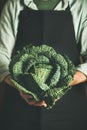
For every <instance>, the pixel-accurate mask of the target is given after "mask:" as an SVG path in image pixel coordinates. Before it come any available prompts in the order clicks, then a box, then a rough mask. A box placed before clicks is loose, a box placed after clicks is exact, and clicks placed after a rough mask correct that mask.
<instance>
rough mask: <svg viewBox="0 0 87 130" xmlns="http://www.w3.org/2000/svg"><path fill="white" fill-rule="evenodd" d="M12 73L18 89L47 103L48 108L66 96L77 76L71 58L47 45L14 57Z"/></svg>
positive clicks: (32, 47) (23, 50) (32, 48)
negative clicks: (70, 84)
mask: <svg viewBox="0 0 87 130" xmlns="http://www.w3.org/2000/svg"><path fill="white" fill-rule="evenodd" d="M9 70H10V73H11V75H12V78H13V82H14V83H15V84H16V86H17V87H18V88H19V89H20V90H22V91H24V92H25V93H27V94H30V95H32V96H33V97H34V99H35V100H36V101H41V100H45V101H46V103H47V106H48V107H47V108H52V107H53V106H54V105H55V99H57V98H61V97H62V96H63V95H65V94H66V93H67V91H68V90H69V89H70V88H71V87H70V86H69V83H70V82H71V81H72V80H73V76H74V74H75V72H76V68H75V66H74V64H73V63H72V61H71V60H70V59H69V57H68V56H66V55H61V54H59V53H57V52H56V51H55V50H54V49H53V48H52V47H50V46H47V45H41V46H25V47H24V48H23V49H22V50H21V51H20V52H18V53H17V54H16V55H15V56H14V57H12V60H11V62H10V66H9Z"/></svg>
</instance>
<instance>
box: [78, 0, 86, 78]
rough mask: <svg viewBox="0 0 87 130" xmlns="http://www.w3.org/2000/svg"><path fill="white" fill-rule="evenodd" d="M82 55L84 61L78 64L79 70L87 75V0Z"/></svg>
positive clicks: (81, 37)
mask: <svg viewBox="0 0 87 130" xmlns="http://www.w3.org/2000/svg"><path fill="white" fill-rule="evenodd" d="M80 42H81V52H80V53H81V55H82V57H83V63H82V64H80V65H78V66H77V70H79V71H81V72H83V73H84V74H85V75H86V76H87V1H86V0H84V4H83V13H82V28H81V34H80Z"/></svg>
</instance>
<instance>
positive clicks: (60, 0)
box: [0, 0, 87, 130]
mask: <svg viewBox="0 0 87 130" xmlns="http://www.w3.org/2000/svg"><path fill="white" fill-rule="evenodd" d="M86 5H87V2H86V0H84V1H81V0H15V1H13V0H9V1H8V2H7V4H6V6H5V7H4V9H3V12H2V15H1V21H0V32H1V33H0V35H1V36H0V48H1V49H0V57H1V58H0V66H1V67H0V68H1V69H0V79H1V82H2V81H4V82H5V83H6V84H8V85H10V86H8V89H12V90H9V91H10V93H14V96H13V99H12V101H10V102H9V101H8V102H9V103H8V104H9V105H7V104H6V108H7V110H8V109H9V108H11V107H12V109H11V110H12V112H11V111H10V109H9V112H8V113H10V114H12V113H16V112H19V111H18V108H20V109H21V110H20V114H19V115H21V116H19V115H18V116H17V118H18V121H19V122H20V121H23V123H24V124H23V123H22V122H21V125H20V124H18V123H17V121H15V120H16V117H15V118H14V120H13V117H12V116H11V117H10V118H8V117H7V119H8V120H10V121H11V122H12V124H13V125H11V124H9V125H8V123H7V124H6V127H8V126H9V127H10V129H25V128H26V129H29V128H30V129H31V130H33V129H35V128H36V126H37V124H38V128H37V129H38V130H39V129H40V130H43V129H44V130H47V129H55V130H56V129H58V128H60V129H61V130H62V129H64V128H66V129H71V128H73V129H74V130H75V129H79V128H81V127H82V128H83V126H85V125H84V124H85V122H84V121H82V120H79V121H78V119H79V116H78V114H80V112H83V110H82V111H80V110H77V109H79V107H80V105H81V109H84V108H83V107H82V105H83V104H84V105H83V106H84V107H85V104H86V99H85V96H84V87H83V84H81V83H83V82H85V81H86V80H87V78H86V76H87V67H86V65H87V63H86V62H87V38H86V32H87V27H86V24H87V21H86V19H87V13H86ZM37 10H40V13H39V11H37ZM43 14H44V15H43ZM39 15H40V17H38V16H39ZM43 17H44V19H43V24H39V23H41V21H42V18H43ZM29 18H30V19H29ZM37 19H38V20H37ZM35 23H36V26H35ZM48 23H49V24H48ZM50 25H51V26H50ZM43 26H44V28H43ZM51 27H52V28H51ZM39 28H40V29H42V28H43V29H44V34H43V32H42V31H38V30H40V29H39ZM55 30H56V31H55ZM37 34H38V35H37ZM40 34H42V36H43V37H44V39H43V38H41V37H40ZM36 36H37V37H36ZM59 39H61V40H59ZM25 41H26V43H31V42H32V43H34V44H35V45H37V44H38V43H40V44H44V43H54V44H50V46H53V47H54V48H55V49H56V51H60V52H62V48H63V50H64V52H65V50H67V51H66V54H68V55H69V56H70V57H71V59H72V61H73V62H74V64H75V65H76V67H77V72H76V74H75V75H74V80H73V81H72V83H70V86H76V87H77V88H76V87H73V89H72V91H71V92H70V96H69V98H70V100H69V99H68V95H66V96H65V97H64V98H63V99H62V100H58V101H57V102H56V104H57V105H56V107H55V108H54V109H53V110H51V111H49V112H47V111H46V110H44V109H40V108H41V107H46V106H47V104H46V103H45V102H44V101H41V102H36V101H35V100H34V99H33V97H31V96H29V95H27V94H25V93H23V92H22V91H20V90H18V91H19V93H20V95H21V96H19V93H17V92H13V91H16V90H14V89H13V88H11V86H13V87H14V88H16V86H15V85H14V84H13V82H12V80H11V75H10V73H9V63H10V59H11V55H12V53H13V49H14V48H16V49H17V50H19V49H20V44H21V46H24V44H23V42H24V43H25ZM54 41H55V42H54ZM57 43H61V45H59V46H58V45H57ZM73 43H74V44H73ZM65 45H66V47H65ZM77 47H78V49H77ZM67 48H69V49H67ZM58 49H59V50H58ZM70 49H71V50H70ZM69 50H70V52H71V53H70V52H69ZM62 53H63V52H62ZM80 55H81V56H82V57H83V63H82V64H80V62H79V57H80ZM77 84H80V85H77ZM78 89H79V90H80V91H77V90H78ZM15 93H16V95H15ZM80 94H81V95H80ZM11 96H12V95H10V98H11ZM14 97H15V98H14ZM21 97H22V98H23V99H24V100H25V101H26V102H27V103H28V104H29V106H28V105H27V104H26V103H25V102H24V101H23V100H21ZM74 97H75V98H74ZM78 98H79V99H78ZM77 99H78V100H77ZM76 100H77V101H76ZM17 101H18V102H17ZM63 101H64V104H63ZM75 101H76V102H75ZM78 101H80V102H81V104H78V106H77V107H75V104H76V103H78ZM68 102H69V103H68ZM71 102H72V104H70V103H71ZM83 102H84V103H83ZM12 103H13V104H15V105H13V104H12ZM12 105H13V106H14V107H15V106H16V107H17V108H16V110H14V109H13V106H12ZM69 105H70V106H69ZM8 106H9V107H8ZM36 106H40V107H36ZM63 107H64V108H65V110H63ZM73 107H75V109H76V110H75V113H74V108H73ZM86 107H87V105H86ZM67 109H68V110H67ZM69 109H70V110H69ZM7 110H5V112H4V113H5V114H6V115H5V116H4V117H6V116H7V115H8V114H7ZM57 110H58V111H57ZM25 111H26V113H25ZM54 111H55V114H54ZM68 111H69V113H68ZM71 111H73V112H72V114H71ZM60 112H61V113H60ZM62 112H63V113H62ZM77 112H78V113H77ZM84 112H85V109H84ZM84 112H83V114H81V118H82V117H83V115H85V114H84ZM23 113H24V114H23ZM30 113H31V114H30ZM32 113H33V114H34V115H35V116H34V118H35V119H34V118H33V117H32V116H33V115H32ZM76 113H77V116H78V118H77V117H75V120H74V118H73V117H72V116H73V115H74V116H76ZM22 114H23V115H24V119H23V117H22ZM27 114H28V116H27V119H26V116H25V115H27ZM29 114H30V117H29ZM64 114H65V115H64ZM66 114H68V115H66ZM47 115H48V116H47ZM36 116H37V117H38V119H36ZM56 116H57V117H56ZM11 118H12V120H11ZM46 118H47V119H46ZM52 118H53V119H52ZM28 120H29V121H30V123H29V126H28ZM63 120H64V123H62V122H63ZM84 120H85V119H84ZM47 121H48V122H47ZM13 122H15V126H14V123H13ZM26 122H27V123H26ZM35 122H36V123H35ZM52 122H55V123H53V124H52ZM78 122H79V123H80V125H78ZM26 124H27V125H26ZM40 125H41V126H40ZM28 127H29V128H28ZM34 127H35V128H34ZM39 127H41V128H39Z"/></svg>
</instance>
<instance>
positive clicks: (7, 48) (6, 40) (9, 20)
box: [0, 0, 15, 82]
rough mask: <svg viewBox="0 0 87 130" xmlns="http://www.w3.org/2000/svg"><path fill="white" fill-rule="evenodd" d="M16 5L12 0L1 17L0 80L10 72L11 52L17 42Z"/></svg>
mask: <svg viewBox="0 0 87 130" xmlns="http://www.w3.org/2000/svg"><path fill="white" fill-rule="evenodd" d="M14 15H15V14H14V5H13V2H12V1H11V0H10V1H8V2H7V3H6V5H5V7H4V8H3V11H2V14H1V17H0V82H1V81H2V80H3V79H4V78H5V76H7V75H8V74H9V63H10V58H11V53H12V50H13V47H14V44H15V32H14V31H15V29H14V26H13V23H14V22H13V21H14V18H13V17H14Z"/></svg>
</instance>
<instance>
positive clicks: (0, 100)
mask: <svg viewBox="0 0 87 130" xmlns="http://www.w3.org/2000/svg"><path fill="white" fill-rule="evenodd" d="M6 1H7V0H0V15H1V12H2V9H3V6H4V5H5V3H6ZM3 86H4V85H3V84H0V113H1V112H2V108H3V100H4V94H5V89H4V87H3Z"/></svg>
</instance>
